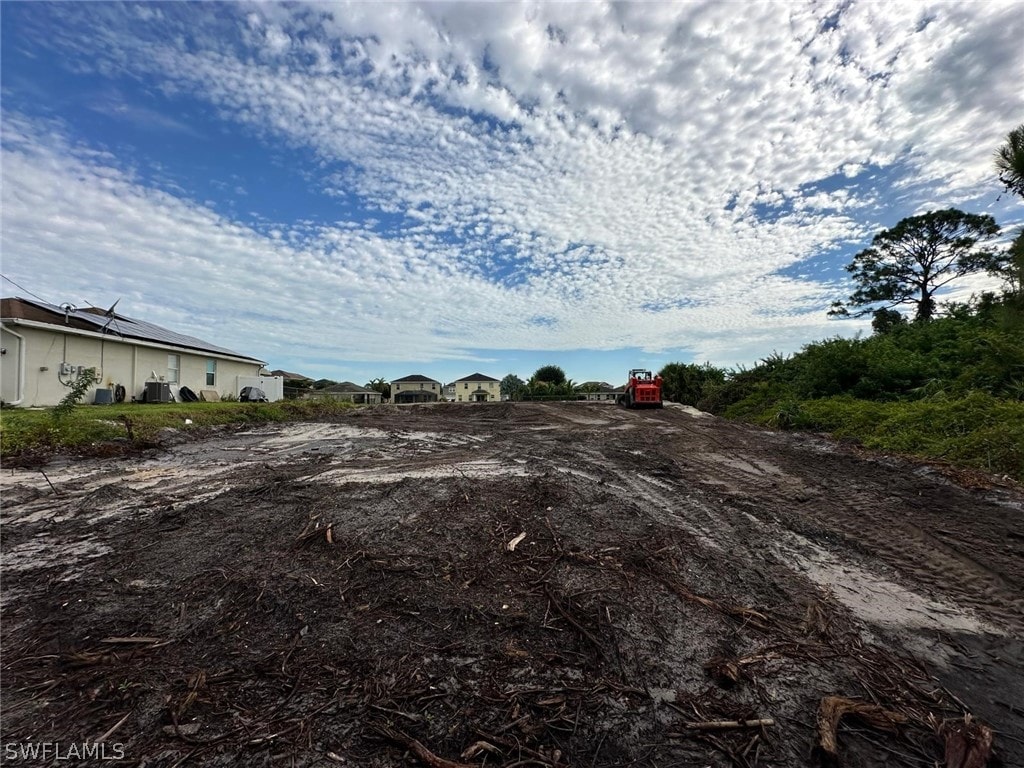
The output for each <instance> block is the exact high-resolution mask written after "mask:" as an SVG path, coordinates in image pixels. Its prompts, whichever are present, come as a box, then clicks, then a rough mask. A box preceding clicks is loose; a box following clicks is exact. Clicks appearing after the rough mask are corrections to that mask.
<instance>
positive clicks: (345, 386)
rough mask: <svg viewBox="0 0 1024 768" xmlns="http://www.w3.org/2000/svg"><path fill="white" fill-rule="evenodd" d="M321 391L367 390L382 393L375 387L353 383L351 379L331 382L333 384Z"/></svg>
mask: <svg viewBox="0 0 1024 768" xmlns="http://www.w3.org/2000/svg"><path fill="white" fill-rule="evenodd" d="M319 391H320V392H335V393H347V392H367V393H371V392H372V393H373V394H375V395H379V394H380V393H379V392H378V391H377V390H375V389H367V388H366V387H360V386H359V385H358V384H353V383H352V382H351V381H339V382H338V383H337V384H331V386H329V387H326V388H324V389H321V390H319Z"/></svg>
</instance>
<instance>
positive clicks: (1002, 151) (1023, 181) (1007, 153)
mask: <svg viewBox="0 0 1024 768" xmlns="http://www.w3.org/2000/svg"><path fill="white" fill-rule="evenodd" d="M995 161H996V170H997V171H999V180H1000V181H1001V182H1003V184H1005V185H1006V188H1007V190H1009V191H1010V192H1013V193H1014V194H1017V195H1020V196H1021V198H1022V199H1024V125H1018V126H1017V127H1016V128H1014V129H1013V130H1012V131H1010V133H1009V134H1007V136H1006V143H1005V144H1003V146H1001V147H1000V148H999V149H997V150H996V158H995Z"/></svg>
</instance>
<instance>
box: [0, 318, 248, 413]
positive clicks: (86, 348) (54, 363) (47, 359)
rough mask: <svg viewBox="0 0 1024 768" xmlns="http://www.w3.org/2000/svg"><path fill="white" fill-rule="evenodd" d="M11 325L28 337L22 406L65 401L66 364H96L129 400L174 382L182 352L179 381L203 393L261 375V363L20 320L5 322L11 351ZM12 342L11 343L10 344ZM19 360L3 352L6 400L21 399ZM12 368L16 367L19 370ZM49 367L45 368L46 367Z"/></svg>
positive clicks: (229, 389)
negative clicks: (211, 373) (212, 367)
mask: <svg viewBox="0 0 1024 768" xmlns="http://www.w3.org/2000/svg"><path fill="white" fill-rule="evenodd" d="M8 329H9V330H10V331H13V332H14V333H17V334H19V335H21V336H23V337H24V339H25V354H24V392H23V398H22V402H21V403H20V405H23V406H51V405H56V404H57V403H59V402H60V401H61V398H63V397H64V395H65V394H67V392H68V387H67V386H65V385H64V384H62V383H61V378H63V379H64V381H67V382H70V381H71V377H70V376H63V377H62V376H60V375H59V372H60V364H61V363H62V362H65V363H69V364H71V365H73V366H76V367H77V366H83V367H85V368H95V369H96V371H97V373H98V374H99V376H100V381H99V385H98V386H101V387H107V386H108V385H109V386H114V385H117V384H121V385H123V386H124V387H125V389H126V390H127V397H126V400H130V399H131V398H132V397H137V398H139V399H141V397H142V392H143V390H144V389H145V386H146V382H147V381H154V377H153V374H154V373H155V374H156V379H157V380H159V379H160V377H163V380H165V381H167V380H169V371H168V355H169V354H176V355H178V356H179V360H180V372H179V380H178V384H180V385H184V386H188V387H189V388H191V389H193V390H195V391H196V392H197V393H198V392H199V390H200V389H215V390H217V392H219V393H220V394H221V395H224V394H229V393H230V394H234V395H237V394H238V393H237V392H236V391H235V389H236V381H237V377H238V376H255V375H258V374H259V371H260V364H259V363H256V362H252V363H245V362H240V361H234V360H229V359H225V358H217V357H215V356H213V355H207V354H203V353H195V352H189V351H187V350H184V349H166V348H153V347H144V346H138V345H136V344H132V343H131V342H128V341H122V340H120V339H118V338H116V337H114V338H111V337H110V336H106V337H104V338H103V339H99V338H95V337H87V336H77V335H72V334H65V333H60V332H54V331H50V330H47V329H43V328H34V327H28V326H25V325H21V324H16V323H5V325H4V334H3V344H4V347H6V348H8V349H9V350H10V349H11V346H13V345H14V344H15V343H16V341H17V339H16V338H15V337H14V336H13V335H12V334H11V333H8V332H7V331H8ZM8 341H10V342H11V345H10V346H9V345H8ZM207 360H216V361H217V373H216V380H215V383H214V385H213V386H209V385H207V383H206V363H207ZM17 364H18V360H17V359H16V358H15V355H14V353H12V352H11V351H9V352H8V354H6V355H4V356H3V361H2V366H3V375H2V384H3V392H2V396H3V399H4V401H5V402H12V401H14V400H15V399H16V388H17V383H16V378H17ZM10 369H14V370H13V371H12V370H10ZM44 369H45V370H44ZM94 398H95V389H93V390H92V391H90V392H89V393H88V394H87V395H86V397H85V400H84V401H83V402H85V403H91V402H93V400H94Z"/></svg>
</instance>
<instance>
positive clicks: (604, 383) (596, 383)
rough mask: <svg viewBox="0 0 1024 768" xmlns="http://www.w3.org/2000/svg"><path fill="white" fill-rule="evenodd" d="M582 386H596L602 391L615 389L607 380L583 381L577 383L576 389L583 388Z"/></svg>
mask: <svg viewBox="0 0 1024 768" xmlns="http://www.w3.org/2000/svg"><path fill="white" fill-rule="evenodd" d="M584 387H597V388H598V389H600V390H601V391H602V392H611V391H612V390H614V389H615V387H613V386H612V385H611V384H609V383H608V382H607V381H584V382H583V383H582V384H578V385H577V386H576V389H583V388H584Z"/></svg>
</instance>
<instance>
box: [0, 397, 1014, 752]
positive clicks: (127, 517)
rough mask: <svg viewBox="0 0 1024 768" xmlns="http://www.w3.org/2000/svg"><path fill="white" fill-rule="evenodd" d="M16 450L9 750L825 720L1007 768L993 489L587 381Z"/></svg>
mask: <svg viewBox="0 0 1024 768" xmlns="http://www.w3.org/2000/svg"><path fill="white" fill-rule="evenodd" d="M172 443H173V444H172ZM44 471H45V475H44V473H43V472H42V471H39V470H27V469H16V470H11V469H7V470H4V472H3V497H4V505H3V529H2V533H3V540H2V551H3V571H2V577H3V584H2V606H3V613H2V649H3V658H2V673H3V677H2V697H0V704H2V707H3V734H2V740H3V744H4V749H5V752H6V755H5V756H6V757H7V758H8V760H6V761H5V762H6V763H7V764H12V765H13V764H16V763H17V762H18V760H17V759H14V760H12V759H10V758H11V757H12V753H11V752H10V750H9V748H10V746H11V745H19V746H23V745H25V744H29V743H39V742H59V743H61V744H63V745H65V749H66V750H67V749H68V748H69V746H68V745H72V744H76V743H79V744H80V743H82V742H97V741H98V742H102V743H104V744H106V745H108V754H110V753H111V749H112V747H111V746H109V745H114V744H117V745H119V749H120V750H121V752H123V754H124V759H125V760H126V761H129V763H130V764H134V765H144V766H172V765H173V766H177V765H225V766H226V765H247V766H248V765H303V766H306V765H323V766H330V765H365V766H390V765H427V766H433V767H434V768H453V766H458V765H462V764H468V765H475V766H484V765H489V766H498V765H504V766H509V767H511V766H513V765H515V766H525V765H538V766H569V765H571V766H612V765H620V766H621V765H649V766H669V765H681V766H730V765H731V766H772V765H773V766H795V765H818V764H820V763H823V762H824V763H828V762H830V761H831V760H833V758H834V757H835V755H834V754H833V751H832V749H831V745H830V744H829V742H828V735H829V734H830V733H831V732H832V729H831V724H834V723H835V722H836V721H837V720H838V718H839V717H840V716H841V715H842V714H843V713H844V712H847V713H848V714H846V716H845V717H843V718H842V720H841V723H840V725H839V727H838V745H837V747H836V749H835V752H837V753H838V757H839V758H840V759H841V761H842V763H843V764H844V765H848V766H878V765H891V766H934V765H947V764H948V765H955V766H958V768H959V767H960V766H961V765H963V766H974V765H979V766H980V765H983V764H984V759H983V758H981V761H980V762H979V761H978V760H979V758H978V757H977V756H976V757H975V758H971V757H970V756H969V755H967V756H965V757H964V759H965V760H966V762H964V760H961V759H960V757H961V755H959V754H954V753H956V751H957V750H960V751H961V752H964V751H966V750H968V749H975V750H976V751H977V752H978V754H981V755H983V754H984V753H985V751H986V749H985V743H986V740H987V737H988V735H989V732H988V731H987V730H986V727H983V726H987V727H989V728H991V729H992V732H993V733H994V742H993V746H994V754H995V755H996V759H997V760H998V759H999V758H1001V759H1002V760H1003V761H1004V763H1005V764H1006V765H1024V658H1022V642H1021V638H1022V637H1024V597H1022V596H1024V526H1022V525H1021V522H1022V520H1024V494H1022V492H1021V491H1020V489H1019V488H1015V487H1012V486H1011V485H1010V484H1008V483H1007V484H1000V483H995V484H981V485H979V484H972V487H969V488H966V487H963V486H962V485H959V484H957V483H956V482H954V481H953V480H951V479H949V478H948V477H946V476H944V475H943V474H941V473H939V472H937V471H936V470H934V469H930V468H926V467H920V466H917V465H913V464H910V463H907V462H903V461H899V460H894V459H889V458H885V457H880V456H871V455H865V454H864V453H863V452H861V451H858V450H857V449H856V448H855V447H851V446H842V445H838V444H836V443H834V442H830V441H827V440H824V439H821V438H817V437H813V436H806V435H792V434H779V433H772V432H766V431H762V430H758V429H755V428H751V427H748V426H744V425H739V424H733V423H729V422H725V421H722V420H719V419H716V418H713V417H710V416H707V415H704V414H700V413H698V412H695V411H692V410H688V409H685V408H681V407H673V406H670V407H667V408H665V409H664V410H661V411H641V412H634V411H625V410H621V409H618V408H616V407H614V406H610V405H603V404H585V403H571V404H556V405H539V404H521V403H520V404H514V405H513V404H501V405H497V404H492V405H483V404H482V405H437V406H412V407H390V406H383V407H378V408H372V409H360V410H354V411H353V412H352V413H351V414H350V415H348V416H346V417H344V418H342V419H338V420H337V421H334V422H332V423H317V424H293V425H287V426H280V425H278V426H272V427H265V428H259V429H253V430H250V431H246V432H228V431H224V432H220V433H217V434H214V435H208V436H206V437H204V438H203V439H195V438H194V437H192V436H188V435H185V434H182V435H180V436H178V437H177V439H172V440H171V442H169V443H168V445H167V446H165V448H164V449H162V450H159V451H154V452H153V453H152V454H150V455H147V456H143V457H137V458H132V459H91V460H79V461H67V462H63V463H56V462H55V463H52V464H50V465H49V466H47V467H45V468H44ZM965 713H970V714H971V715H972V720H971V724H970V725H965V723H964V715H965ZM769 719H770V720H771V723H770V724H767V723H765V724H760V725H759V724H756V723H755V724H751V723H747V722H746V721H751V720H769ZM717 721H743V723H738V722H737V723H733V724H732V726H731V727H730V726H722V725H721V724H720V723H719V725H718V727H712V726H711V725H708V724H709V723H715V722H717ZM979 723H980V724H983V726H982V725H980V724H979ZM822 732H824V734H825V737H826V742H825V748H824V749H823V748H822V745H821V743H820V740H821V737H822V736H821V734H822ZM958 733H959V734H964V733H966V739H965V737H964V736H962V735H961V736H958V735H957V734H958ZM944 750H945V751H946V752H947V753H948V754H946V755H944ZM972 759H973V760H975V762H970V761H971V760H972ZM22 763H23V764H33V765H36V764H40V762H38V761H37V762H30V761H24V760H23V761H22ZM65 764H66V763H65ZM993 764H997V763H995V762H993Z"/></svg>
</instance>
